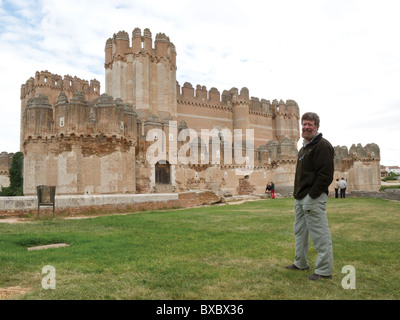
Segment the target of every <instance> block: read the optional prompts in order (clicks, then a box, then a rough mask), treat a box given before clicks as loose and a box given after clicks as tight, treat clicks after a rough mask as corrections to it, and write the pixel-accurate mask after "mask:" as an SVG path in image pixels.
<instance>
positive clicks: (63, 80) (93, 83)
mask: <svg viewBox="0 0 400 320" xmlns="http://www.w3.org/2000/svg"><path fill="white" fill-rule="evenodd" d="M38 88H47V89H55V90H57V91H64V92H74V91H82V92H84V93H85V94H87V95H91V94H99V93H100V82H99V81H97V80H96V79H93V80H90V82H89V81H87V80H82V79H80V78H78V77H76V76H74V77H72V76H70V75H65V76H64V77H61V76H60V75H58V74H52V73H50V72H49V71H47V70H46V71H41V72H39V71H36V74H35V77H34V78H33V77H31V78H29V79H28V80H27V81H26V83H25V84H23V85H21V99H24V98H25V97H27V96H29V95H30V93H32V92H34V91H35V90H37V89H38Z"/></svg>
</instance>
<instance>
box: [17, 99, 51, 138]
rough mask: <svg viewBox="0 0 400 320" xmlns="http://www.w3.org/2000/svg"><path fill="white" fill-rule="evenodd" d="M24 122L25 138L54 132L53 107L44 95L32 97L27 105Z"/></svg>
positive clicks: (43, 135)
mask: <svg viewBox="0 0 400 320" xmlns="http://www.w3.org/2000/svg"><path fill="white" fill-rule="evenodd" d="M23 119H24V120H23V122H24V127H25V139H27V138H28V137H33V138H37V137H45V136H47V135H49V134H51V133H52V125H53V108H52V106H51V104H50V103H49V99H48V98H47V97H46V96H44V95H39V97H37V98H31V99H29V101H28V104H27V106H26V109H25V112H24V115H23Z"/></svg>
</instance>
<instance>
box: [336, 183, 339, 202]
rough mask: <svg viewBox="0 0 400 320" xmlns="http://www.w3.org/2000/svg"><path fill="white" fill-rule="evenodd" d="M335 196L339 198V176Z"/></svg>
mask: <svg viewBox="0 0 400 320" xmlns="http://www.w3.org/2000/svg"><path fill="white" fill-rule="evenodd" d="M335 198H336V199H337V198H339V178H337V179H336V181H335Z"/></svg>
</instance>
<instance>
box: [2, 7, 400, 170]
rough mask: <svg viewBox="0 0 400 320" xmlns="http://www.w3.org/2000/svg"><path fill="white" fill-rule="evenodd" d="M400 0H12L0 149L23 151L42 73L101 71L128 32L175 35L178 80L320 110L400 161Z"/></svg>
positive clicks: (324, 127)
mask: <svg viewBox="0 0 400 320" xmlns="http://www.w3.org/2000/svg"><path fill="white" fill-rule="evenodd" d="M399 12H400V1H398V0H380V1H370V0H359V1H357V0H302V1H298V0H279V1H276V0H273V1H270V0H262V1H261V0H246V1H244V0H226V1H225V0H213V1H210V0H202V1H192V0H169V1H166V0H152V1H147V0H146V1H142V0H131V1H128V0H113V1H106V0H103V1H92V0H90V1H87V0H68V1H66V0H56V1H54V0H30V1H25V0H12V1H6V0H0V44H1V49H0V74H1V76H0V151H7V152H16V151H18V150H19V123H20V122H19V121H20V88H21V85H22V84H23V83H25V82H26V80H28V79H29V78H30V77H34V75H35V72H36V71H44V70H48V71H50V72H51V73H54V74H59V75H61V76H64V75H71V76H77V77H79V78H81V79H85V80H91V79H97V80H99V81H100V82H101V93H103V92H104V88H105V80H104V46H105V42H106V40H107V39H108V38H110V37H112V36H113V34H114V33H117V32H118V31H120V30H125V31H127V32H128V33H129V34H131V33H132V31H133V29H134V28H136V27H138V28H140V29H141V30H143V29H145V28H149V29H150V31H151V32H152V34H153V39H155V35H156V34H157V33H160V32H161V33H165V34H166V35H167V36H169V37H170V40H171V41H172V42H173V43H174V44H175V46H176V49H177V54H178V56H177V66H178V71H177V80H178V82H179V83H180V84H181V85H183V83H185V82H190V83H191V84H192V85H193V86H196V85H197V84H200V85H202V86H203V85H204V86H206V87H207V89H210V88H211V87H216V88H217V89H218V90H219V91H220V92H221V93H222V91H223V90H229V89H231V88H232V87H236V88H238V89H239V90H240V89H241V88H242V87H247V88H248V89H249V91H250V96H253V97H258V98H260V99H267V100H270V101H272V100H273V99H278V100H280V99H282V100H284V101H286V100H288V99H293V100H295V101H296V102H297V103H298V105H299V106H300V112H301V113H304V112H306V111H314V112H317V113H318V114H319V115H320V118H321V126H320V132H322V133H323V135H324V136H325V137H326V138H327V139H328V140H330V141H331V143H332V145H334V146H338V145H339V146H346V147H347V148H350V147H351V145H352V144H358V143H360V144H361V145H362V146H365V145H366V144H368V143H376V144H378V145H379V147H380V150H381V164H384V165H400V143H399V137H400V41H399V36H400V19H399V17H398V15H399Z"/></svg>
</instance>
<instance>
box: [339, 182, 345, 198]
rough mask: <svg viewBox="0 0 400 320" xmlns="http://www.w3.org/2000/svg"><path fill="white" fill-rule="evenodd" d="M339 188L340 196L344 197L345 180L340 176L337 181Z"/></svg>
mask: <svg viewBox="0 0 400 320" xmlns="http://www.w3.org/2000/svg"><path fill="white" fill-rule="evenodd" d="M339 188H340V197H341V198H346V188H347V182H346V180H344V178H342V180H340V182H339Z"/></svg>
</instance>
